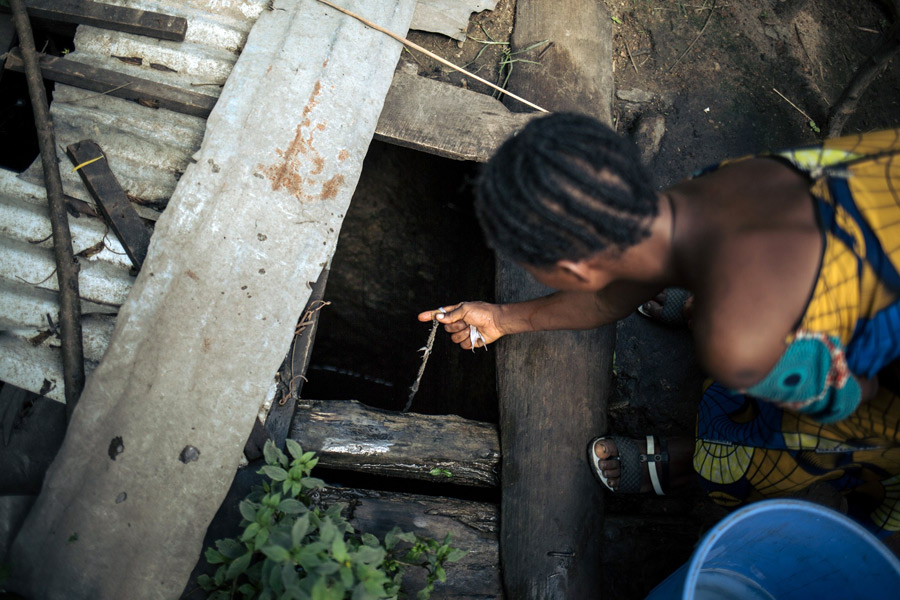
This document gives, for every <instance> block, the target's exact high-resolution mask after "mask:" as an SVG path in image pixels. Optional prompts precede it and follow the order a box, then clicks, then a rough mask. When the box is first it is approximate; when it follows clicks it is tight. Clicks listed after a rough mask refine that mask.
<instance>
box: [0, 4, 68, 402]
mask: <svg viewBox="0 0 900 600" xmlns="http://www.w3.org/2000/svg"><path fill="white" fill-rule="evenodd" d="M10 7H11V8H12V11H13V20H14V21H15V24H16V31H17V32H18V35H19V44H20V48H21V53H20V54H18V56H19V58H20V61H21V65H22V69H23V70H24V71H25V78H26V80H27V81H28V95H29V96H30V97H31V106H32V110H33V111H34V121H35V125H36V126H37V134H38V142H39V144H40V148H41V164H42V165H43V167H44V185H45V186H46V189H47V202H48V204H49V206H50V229H51V231H52V233H53V249H54V253H55V256H56V278H57V282H58V286H59V328H60V338H61V343H62V359H63V381H64V383H65V394H66V412H67V414H68V415H70V416H71V414H72V411H73V410H75V405H76V403H77V402H78V398H79V397H80V396H81V391H82V389H84V382H85V374H84V344H83V340H82V334H81V300H80V299H79V294H78V271H79V266H78V262H77V261H76V259H75V255H74V253H73V251H72V234H71V232H70V231H69V220H68V216H67V211H66V202H65V199H64V197H63V189H62V179H60V175H59V163H58V162H57V158H56V136H55V134H54V133H53V121H52V120H51V119H50V106H49V104H48V102H47V91H46V89H45V88H44V80H43V77H42V73H41V67H40V66H39V64H38V54H37V51H36V50H35V48H34V36H33V34H32V32H31V24H30V23H29V21H28V15H27V13H26V12H25V5H24V4H23V3H22V0H10ZM10 62H11V60H10V59H8V60H7V64H9V63H10Z"/></svg>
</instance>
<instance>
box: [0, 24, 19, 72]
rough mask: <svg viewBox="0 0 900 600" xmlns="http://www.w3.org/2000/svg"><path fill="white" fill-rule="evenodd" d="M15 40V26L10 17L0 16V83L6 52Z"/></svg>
mask: <svg viewBox="0 0 900 600" xmlns="http://www.w3.org/2000/svg"><path fill="white" fill-rule="evenodd" d="M15 39H16V26H15V25H14V24H13V22H12V18H11V17H7V16H6V15H2V14H0V81H3V71H4V70H5V68H4V65H5V64H6V57H5V56H4V55H5V54H6V53H7V51H8V50H9V49H10V48H12V47H13V40H15Z"/></svg>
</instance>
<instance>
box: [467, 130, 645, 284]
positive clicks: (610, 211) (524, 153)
mask: <svg viewBox="0 0 900 600" xmlns="http://www.w3.org/2000/svg"><path fill="white" fill-rule="evenodd" d="M475 210H476V213H477V214H478V219H479V221H480V222H481V226H482V229H483V230H484V233H485V236H486V238H487V241H488V244H489V245H490V246H491V247H492V248H493V249H494V250H495V251H497V252H499V253H500V254H503V255H504V256H506V257H507V258H509V259H511V260H514V261H516V262H520V263H524V264H528V265H532V266H536V267H544V266H550V265H553V264H555V263H556V262H557V261H559V260H580V259H583V258H587V257H589V256H591V255H593V254H595V253H597V252H600V251H601V250H604V249H606V248H612V249H614V250H617V251H622V250H625V249H626V248H628V247H629V246H632V245H634V244H636V243H638V242H639V241H641V240H642V239H643V238H645V237H646V236H647V235H649V224H650V222H651V220H652V219H653V217H655V216H656V215H657V213H658V212H659V207H658V202H657V196H656V192H655V189H654V187H653V183H652V181H651V177H650V174H649V173H648V172H647V170H646V169H645V168H644V167H643V165H641V160H640V157H639V156H638V152H637V148H635V146H634V145H633V144H632V143H630V142H629V141H628V140H626V139H624V138H622V137H620V136H619V135H617V134H616V132H614V131H613V130H612V129H610V128H609V127H607V126H606V125H604V124H602V123H601V122H599V121H597V120H596V119H593V118H591V117H588V116H584V115H577V114H571V113H557V114H553V115H550V116H547V117H543V118H538V119H535V120H533V121H531V122H530V123H529V124H528V125H527V126H525V128H524V129H522V131H521V132H519V134H518V135H516V136H514V137H512V138H510V139H508V140H507V141H506V142H504V143H503V145H502V146H501V147H500V149H499V150H498V151H497V153H496V154H495V155H494V156H493V158H491V160H490V161H489V162H488V163H487V165H486V166H485V168H484V169H483V170H482V172H481V176H480V177H479V180H478V184H477V187H476V198H475Z"/></svg>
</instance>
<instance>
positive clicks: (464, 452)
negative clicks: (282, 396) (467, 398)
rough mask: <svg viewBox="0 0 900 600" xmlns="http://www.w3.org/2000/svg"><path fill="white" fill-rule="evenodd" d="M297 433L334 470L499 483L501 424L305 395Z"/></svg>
mask: <svg viewBox="0 0 900 600" xmlns="http://www.w3.org/2000/svg"><path fill="white" fill-rule="evenodd" d="M291 438H292V439H294V440H295V441H296V442H298V443H299V444H300V445H301V446H302V447H303V449H304V450H312V451H314V452H316V453H317V454H318V455H319V465H320V466H322V467H327V468H329V469H343V470H352V471H359V472H362V473H370V474H375V475H382V476H389V477H405V478H409V479H422V480H426V481H440V482H443V483H454V484H459V485H471V486H480V487H489V486H496V485H497V483H498V470H499V461H500V446H499V441H498V439H497V429H496V427H494V426H493V425H491V424H489V423H480V422H478V421H469V420H466V419H463V418H461V417H457V416H455V415H446V416H433V415H420V414H414V413H399V412H392V411H386V410H380V409H376V408H368V407H366V406H364V405H362V404H360V403H359V402H356V401H355V400H301V404H300V406H299V407H298V408H297V412H296V414H295V416H294V423H293V426H292V428H291Z"/></svg>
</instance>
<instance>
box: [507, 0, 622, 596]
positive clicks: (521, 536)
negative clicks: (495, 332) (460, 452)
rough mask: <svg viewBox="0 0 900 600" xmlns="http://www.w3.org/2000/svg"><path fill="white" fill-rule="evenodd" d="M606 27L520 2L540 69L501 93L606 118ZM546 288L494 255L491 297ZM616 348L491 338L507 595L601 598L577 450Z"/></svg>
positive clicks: (591, 428) (568, 5)
mask: <svg viewBox="0 0 900 600" xmlns="http://www.w3.org/2000/svg"><path fill="white" fill-rule="evenodd" d="M571 15H578V18H577V19H572V18H570V16H571ZM610 23H611V21H610V19H609V15H608V14H607V13H606V11H605V10H604V9H603V8H602V5H600V4H599V3H597V2H594V1H593V0H559V1H557V2H542V1H540V0H518V1H517V2H516V28H515V31H514V32H513V49H514V50H516V49H520V48H524V47H527V46H528V45H530V44H533V43H536V42H539V41H541V40H550V41H551V42H552V46H551V47H550V48H549V49H547V50H546V52H544V53H543V55H542V57H541V59H540V62H541V64H540V65H530V64H526V63H523V64H522V65H518V64H517V65H516V68H515V69H514V70H513V73H512V77H511V78H510V82H509V87H510V89H511V90H512V91H513V92H515V93H516V94H519V95H520V96H523V97H526V98H528V99H529V100H531V101H533V102H536V103H537V104H539V105H541V106H543V107H545V108H547V109H548V110H552V111H563V110H575V111H578V112H581V113H588V114H592V115H593V116H595V117H597V118H599V119H601V120H603V121H605V122H606V123H609V122H610V116H609V115H610V106H611V99H612V92H613V82H612V70H611V62H610V60H609V58H608V57H610V56H611V55H612V27H611V25H610ZM507 106H510V107H512V104H507ZM516 108H517V109H518V107H516ZM548 291H549V290H547V289H546V288H543V287H542V286H540V285H538V284H537V283H536V282H535V281H534V280H533V279H532V278H531V277H530V276H528V274H527V273H526V272H525V271H524V270H523V269H521V268H520V267H519V266H517V265H514V264H512V263H509V262H507V261H504V260H500V261H498V267H497V300H498V301H501V302H514V301H518V300H524V299H527V298H533V297H535V296H538V295H543V294H546V293H547V292H548ZM614 344H615V327H614V326H608V327H605V328H603V329H600V330H594V331H581V332H571V331H556V332H544V333H536V334H528V335H520V336H510V337H505V338H503V339H501V340H500V343H499V346H498V348H497V379H498V392H499V397H500V431H501V442H502V447H501V450H502V455H503V467H502V473H503V481H502V505H501V515H502V523H501V541H500V556H501V559H502V561H503V563H502V566H503V580H504V587H505V589H506V592H507V594H508V595H509V596H510V597H512V598H517V599H521V600H528V599H541V600H548V599H550V600H553V599H566V598H598V597H599V594H600V592H599V590H601V583H602V581H601V575H602V573H601V569H600V568H598V567H599V565H600V563H601V558H602V552H601V550H602V547H603V539H604V538H603V530H602V524H603V493H602V491H601V490H602V487H601V486H600V485H599V484H598V483H597V482H596V481H594V479H593V477H592V475H591V473H590V471H589V469H588V464H587V459H586V448H587V444H588V442H589V441H590V439H591V438H593V437H595V436H597V435H600V434H602V433H605V432H606V426H607V423H606V402H607V398H608V396H609V392H610V383H611V371H612V369H611V362H612V353H613V347H614ZM548 507H552V509H551V510H552V517H549V518H548Z"/></svg>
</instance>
